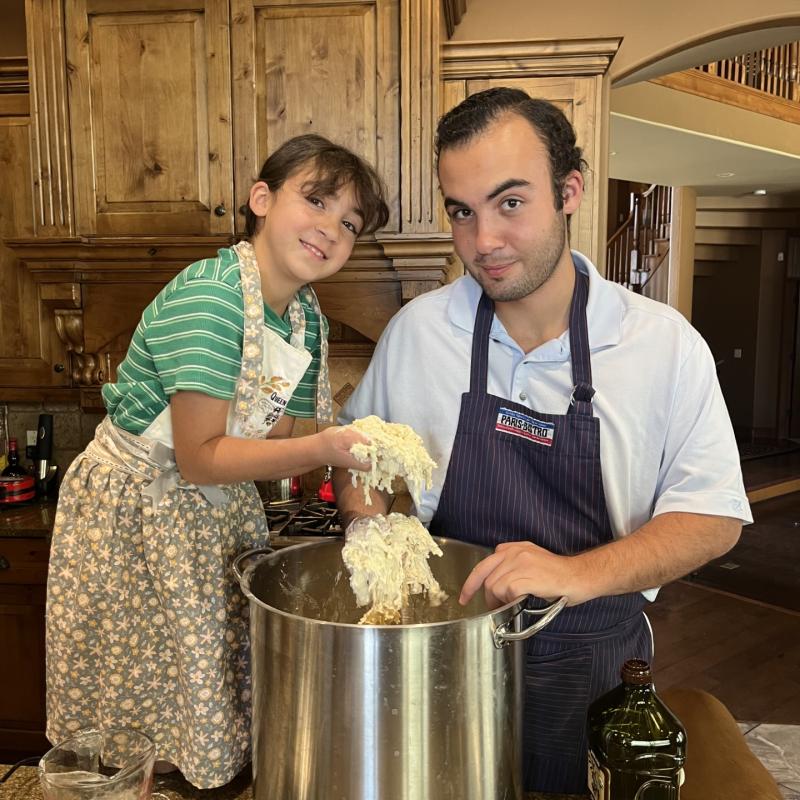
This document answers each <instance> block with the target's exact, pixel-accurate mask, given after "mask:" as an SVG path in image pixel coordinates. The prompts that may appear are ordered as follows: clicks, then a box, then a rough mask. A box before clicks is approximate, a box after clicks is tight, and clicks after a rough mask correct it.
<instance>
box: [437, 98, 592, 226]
mask: <svg viewBox="0 0 800 800" xmlns="http://www.w3.org/2000/svg"><path fill="white" fill-rule="evenodd" d="M506 114H518V115H519V116H520V117H522V118H523V119H526V120H527V121H528V122H529V123H530V124H531V126H532V127H533V129H534V131H536V133H537V135H538V136H539V138H540V139H541V140H542V142H543V143H544V146H545V148H546V149H547V154H548V156H549V159H550V175H551V178H552V182H553V197H554V200H555V204H556V209H557V210H559V211H560V210H561V208H563V206H564V198H563V196H562V192H563V187H564V180H565V179H566V177H567V175H569V173H570V172H572V171H573V170H577V171H578V172H580V173H583V170H584V168H585V167H587V166H588V165H587V164H586V161H585V160H584V159H583V151H582V150H581V148H580V147H578V146H577V145H576V144H575V130H574V129H573V127H572V125H571V124H570V121H569V120H568V119H567V118H566V117H565V116H564V113H563V112H562V111H561V110H560V109H559V108H557V107H556V106H554V105H553V104H552V103H549V102H548V101H547V100H541V99H538V98H534V97H530V96H529V95H528V94H527V93H526V92H523V91H522V90H521V89H511V88H509V87H507V86H497V87H495V88H492V89H486V90H485V91H483V92H477V93H476V94H473V95H470V96H469V97H468V98H467V99H466V100H464V101H463V102H461V103H459V104H458V105H457V106H456V107H455V108H453V109H451V110H450V111H448V112H447V113H446V114H445V115H444V116H443V117H442V118H441V119H440V120H439V125H438V126H437V128H436V140H435V144H434V146H435V150H436V163H437V165H438V163H439V157H440V156H441V154H442V153H443V152H444V151H445V150H451V149H453V148H457V147H461V146H462V145H466V144H469V142H470V141H472V139H474V138H475V137H476V136H478V135H479V134H481V133H483V132H484V131H485V130H486V129H487V128H488V127H489V126H490V125H492V123H494V122H496V121H497V120H498V119H499V118H500V117H502V116H504V115H506Z"/></svg>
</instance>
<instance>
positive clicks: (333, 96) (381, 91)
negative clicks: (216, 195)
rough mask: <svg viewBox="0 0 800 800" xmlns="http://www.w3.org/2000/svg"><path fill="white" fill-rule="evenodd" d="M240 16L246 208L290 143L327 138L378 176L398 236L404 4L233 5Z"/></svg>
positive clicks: (237, 143)
mask: <svg viewBox="0 0 800 800" xmlns="http://www.w3.org/2000/svg"><path fill="white" fill-rule="evenodd" d="M231 14H232V29H231V47H232V55H233V92H234V96H233V101H234V102H233V108H234V164H235V176H236V203H237V206H239V205H242V204H243V203H245V202H246V200H247V195H248V192H249V190H250V186H251V185H252V182H253V179H254V178H256V177H257V175H258V171H259V169H260V168H261V165H262V164H263V163H264V160H265V159H266V158H267V156H268V155H269V154H270V153H271V152H273V151H274V150H275V149H276V148H277V147H278V146H279V145H280V144H281V143H282V142H284V141H286V140H287V139H289V138H291V137H292V136H297V135H299V134H304V133H319V134H322V135H323V136H326V137H327V138H329V139H331V140H333V141H335V142H337V143H339V144H342V145H345V146H346V147H349V148H350V149H351V150H353V151H354V152H356V153H358V154H359V155H360V156H362V157H363V158H364V159H366V160H367V161H368V162H369V163H371V164H373V165H374V166H375V167H376V168H377V170H378V172H379V173H380V175H381V176H382V177H383V179H384V181H385V183H386V185H387V188H388V190H389V208H390V210H391V217H390V220H389V223H388V224H387V226H386V228H385V230H387V231H397V230H399V227H398V225H399V208H398V201H399V179H400V178H399V175H400V170H399V161H400V156H399V152H400V129H399V124H400V122H399V119H400V117H399V115H400V91H399V83H400V80H399V53H398V45H399V41H398V40H399V35H400V34H399V2H398V0H328V2H326V3H325V4H324V5H321V4H319V3H315V2H303V0H299V2H298V1H295V2H288V3H287V2H286V0H231ZM237 230H238V231H243V230H244V225H243V224H240V225H238V226H237Z"/></svg>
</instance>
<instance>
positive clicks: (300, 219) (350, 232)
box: [250, 169, 364, 294]
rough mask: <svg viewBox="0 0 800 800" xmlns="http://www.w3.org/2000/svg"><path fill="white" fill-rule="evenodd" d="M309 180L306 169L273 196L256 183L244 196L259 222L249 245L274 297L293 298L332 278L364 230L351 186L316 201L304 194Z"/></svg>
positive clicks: (290, 178) (313, 195)
mask: <svg viewBox="0 0 800 800" xmlns="http://www.w3.org/2000/svg"><path fill="white" fill-rule="evenodd" d="M314 177H315V174H314V172H313V170H312V169H306V170H302V171H300V172H298V173H296V174H294V175H292V176H290V177H289V178H287V179H286V181H284V183H283V185H282V186H281V188H280V189H278V190H277V191H274V192H272V191H270V189H269V188H268V187H267V185H266V183H264V182H263V181H262V182H259V183H257V184H256V185H255V186H253V188H252V190H251V192H250V207H251V208H252V209H253V211H254V213H255V214H256V216H258V217H261V218H262V220H263V222H262V224H261V226H260V228H259V229H258V231H257V232H256V234H255V236H254V237H253V245H254V246H255V249H256V253H257V254H258V257H259V264H260V266H261V269H262V270H263V271H264V272H265V273H266V276H267V278H268V279H269V281H270V283H271V285H272V287H273V289H276V290H278V291H279V292H280V291H281V290H284V289H285V290H286V291H288V292H289V293H290V294H293V293H294V292H295V291H296V290H297V289H299V288H300V287H301V286H303V285H304V284H306V283H311V282H313V281H319V280H322V279H323V278H327V277H328V276H330V275H333V274H335V273H336V272H338V271H339V270H340V269H341V268H342V267H343V266H344V264H345V262H346V261H347V259H348V258H350V254H351V253H352V252H353V245H354V244H355V242H356V238H357V237H358V235H359V233H360V232H361V228H362V227H363V224H364V222H363V219H362V216H361V213H360V211H359V209H358V204H357V202H356V197H355V192H354V191H353V186H352V185H351V184H347V185H346V186H344V187H342V189H340V190H339V192H338V193H337V194H335V195H331V196H328V197H322V196H319V195H315V194H312V193H310V188H309V187H310V186H311V185H312V184H313V181H314Z"/></svg>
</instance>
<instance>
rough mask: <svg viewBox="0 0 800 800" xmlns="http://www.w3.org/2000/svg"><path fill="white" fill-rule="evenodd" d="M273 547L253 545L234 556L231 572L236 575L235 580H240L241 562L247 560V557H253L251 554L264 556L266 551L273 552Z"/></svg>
mask: <svg viewBox="0 0 800 800" xmlns="http://www.w3.org/2000/svg"><path fill="white" fill-rule="evenodd" d="M274 552H275V548H274V547H253V548H251V549H250V550H245V551H244V552H243V553H239V555H238V556H236V558H234V559H233V564H232V568H233V574H234V575H235V576H236V580H238V581H239V583H241V582H242V577H243V574H244V573H243V572H242V563H243V562H245V561H247V560H248V559H249V558H253V556H265V555H267V554H268V553H274Z"/></svg>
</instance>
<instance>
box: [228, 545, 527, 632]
mask: <svg viewBox="0 0 800 800" xmlns="http://www.w3.org/2000/svg"><path fill="white" fill-rule="evenodd" d="M434 540H435V541H437V542H458V543H459V544H469V545H473V543H472V542H463V541H461V540H460V539H452V538H449V537H446V536H434ZM330 541H331V542H334V541H342V537H338V536H337V537H330ZM328 543H329V542H328V540H325V541H322V542H320V541H316V542H300V543H298V544H293V545H289V547H282V548H281V549H280V550H275V551H274V552H272V553H265V554H264V555H263V557H261V558H259V559H258V561H255V562H253V563H252V564H250V565H248V566H247V567H245V568H244V570H243V571H242V577H241V579H240V580H239V588H240V589H241V590H242V591H243V592H244V594H245V595H246V597H247V598H248V600H250V601H253V602H255V603H256V604H257V605H259V606H260V607H261V608H265V609H268V610H269V611H271V612H273V613H275V614H280V615H281V616H283V617H288V618H290V619H295V620H302V621H303V622H305V623H308V624H313V625H322V626H331V627H334V628H356V629H358V630H362V631H364V630H378V631H384V630H385V631H396V630H411V629H414V630H417V629H420V628H435V627H442V626H445V625H458V624H467V623H473V622H475V620H479V619H484V618H488V619H493V618H494V617H495V616H497V615H499V614H503V613H504V612H506V611H508V610H509V609H512V608H514V607H515V606H517V605H521V604H522V603H523V602H524V601H525V600H526V599H527V598H528V595H527V594H524V595H521V596H520V597H518V598H517V599H516V600H512V601H511V602H510V603H505V604H504V605H502V606H498V607H497V608H495V609H492V610H491V611H484V612H482V613H480V614H476V615H475V616H471V617H461V618H459V619H449V620H439V621H435V622H413V623H408V624H403V623H399V624H397V625H361V624H360V623H358V622H331V621H330V620H322V619H313V618H312V617H304V616H301V615H300V614H292V613H290V612H289V611H283V610H282V609H280V608H275V606H272V605H270V604H269V603H265V602H264V601H263V600H261V599H260V598H258V597H256V596H255V595H254V594H253V593H252V592H251V591H250V578H251V576H252V575H253V573H254V572H255V570H256V568H257V567H258V566H260V565H261V564H265V563H267V562H269V561H273V560H277V559H278V558H279V557H280V556H281V554H282V553H288V552H289V551H291V550H298V549H300V548H311V547H315V546H324V545H327V544H328ZM473 546H474V547H483V545H473ZM486 549H487V550H490V549H489V548H486ZM365 608H366V607H365Z"/></svg>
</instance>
